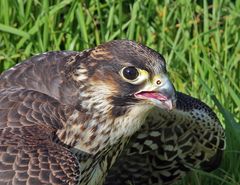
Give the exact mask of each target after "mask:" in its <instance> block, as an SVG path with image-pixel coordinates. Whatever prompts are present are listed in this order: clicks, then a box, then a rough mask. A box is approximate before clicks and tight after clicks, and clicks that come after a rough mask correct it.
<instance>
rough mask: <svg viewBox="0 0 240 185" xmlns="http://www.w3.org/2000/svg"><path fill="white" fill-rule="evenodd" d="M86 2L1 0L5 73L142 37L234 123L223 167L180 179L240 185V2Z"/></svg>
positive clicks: (188, 87) (177, 80) (184, 83)
mask: <svg viewBox="0 0 240 185" xmlns="http://www.w3.org/2000/svg"><path fill="white" fill-rule="evenodd" d="M79 2H80V1H73V0H55V1H48V0H43V1H38V0H35V1H32V0H26V1H14V0H10V1H9V0H1V1H0V8H1V11H0V72H1V71H4V70H6V69H8V68H9V67H11V66H13V65H15V64H16V63H17V62H20V61H22V60H24V59H26V58H28V57H29V56H32V55H34V54H37V53H41V52H44V51H50V50H83V49H84V48H88V47H93V46H95V45H97V44H100V43H102V42H105V41H109V40H113V39H123V38H127V39H132V40H136V41H138V42H141V43H143V44H145V45H147V46H149V47H151V48H153V49H155V50H157V51H159V52H160V53H162V54H163V55H164V57H165V59H166V61H167V63H168V70H169V74H170V77H171V79H172V81H173V82H174V84H175V86H176V88H177V89H178V90H179V91H182V92H186V93H188V94H191V95H192V96H195V97H198V98H200V99H201V100H203V101H204V102H206V103H207V104H209V105H210V106H211V107H213V108H214V110H215V111H216V112H217V114H218V116H219V118H220V119H221V121H222V123H223V124H224V126H225V128H226V136H227V149H226V152H225V156H224V161H223V163H222V165H221V168H220V169H218V170H216V171H215V172H214V173H203V172H194V173H192V174H191V175H189V176H188V177H186V178H185V179H184V180H183V182H181V183H179V184H180V185H190V184H196V185H202V184H207V185H219V184H221V185H223V184H226V185H227V184H228V185H230V184H231V185H237V184H240V125H239V119H240V0H232V1H231V0H219V1H217V0H215V1H213V3H211V2H212V1H207V0H203V1H190V0H179V1H169V0H164V1H161V2H160V1H157V0H145V1H140V0H137V1H134V0H132V1H125V0H115V1H114V0H107V1H106V2H105V1H100V0H89V1H81V2H82V3H79ZM129 2H130V3H129Z"/></svg>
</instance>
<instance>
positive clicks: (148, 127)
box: [105, 92, 225, 185]
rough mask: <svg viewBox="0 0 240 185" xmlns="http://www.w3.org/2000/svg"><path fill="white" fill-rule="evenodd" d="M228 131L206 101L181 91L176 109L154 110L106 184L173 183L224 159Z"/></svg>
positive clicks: (108, 177)
mask: <svg viewBox="0 0 240 185" xmlns="http://www.w3.org/2000/svg"><path fill="white" fill-rule="evenodd" d="M224 149H225V133H224V130H223V128H222V126H221V124H220V123H219V120H218V118H217V117H216V115H215V113H214V112H213V111H212V110H211V109H210V108H209V107H208V106H207V105H206V104H204V103H203V102H201V101H200V100H198V99H195V98H192V97H190V96H188V95H186V94H183V93H180V92H177V103H176V109H174V110H173V111H171V112H166V111H163V110H160V109H155V110H153V111H152V112H151V113H150V114H149V115H148V117H147V119H146V121H145V124H144V125H143V126H142V128H141V129H140V130H139V131H137V133H136V134H134V135H133V136H132V138H131V140H130V142H129V144H128V146H127V147H126V148H125V149H124V151H123V153H122V155H121V156H120V158H119V159H118V160H117V162H116V164H115V165H114V166H113V167H112V169H111V170H110V172H109V175H108V176H107V179H106V183H105V185H124V184H126V185H127V184H134V185H142V184H149V185H159V184H172V183H174V182H176V181H177V180H180V179H181V178H182V177H184V176H185V174H186V173H187V172H189V171H191V170H193V169H201V170H204V171H212V170H214V169H216V168H217V167H218V166H219V165H220V162H221V159H222V155H223V150H224Z"/></svg>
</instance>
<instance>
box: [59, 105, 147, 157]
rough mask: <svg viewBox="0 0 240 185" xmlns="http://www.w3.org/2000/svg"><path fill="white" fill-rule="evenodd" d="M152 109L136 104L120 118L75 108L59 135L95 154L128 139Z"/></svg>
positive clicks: (69, 143) (71, 143)
mask: <svg viewBox="0 0 240 185" xmlns="http://www.w3.org/2000/svg"><path fill="white" fill-rule="evenodd" d="M149 110H150V109H149V106H146V107H144V106H136V107H134V108H131V109H129V111H127V112H126V113H125V114H124V115H122V116H118V117H111V116H109V115H103V114H98V113H97V112H95V113H92V114H90V113H88V112H85V113H83V112H80V111H77V110H75V111H74V112H73V113H72V115H71V116H70V117H69V119H68V121H67V123H66V125H65V126H64V128H63V129H62V130H59V131H58V132H57V135H58V137H59V138H60V140H61V141H63V142H64V143H65V144H67V145H70V146H72V147H74V148H76V149H79V150H82V151H84V152H87V153H90V154H96V153H97V152H99V151H102V150H103V149H104V148H106V147H111V146H112V145H114V144H115V143H116V142H119V140H121V142H124V141H126V142H127V140H128V138H129V137H130V136H131V135H133V134H134V133H135V132H136V131H137V130H138V129H139V128H140V127H141V125H142V124H143V123H144V121H145V118H146V116H147V114H148V111H149Z"/></svg>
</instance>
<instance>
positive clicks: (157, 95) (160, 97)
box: [134, 77, 176, 110]
mask: <svg viewBox="0 0 240 185" xmlns="http://www.w3.org/2000/svg"><path fill="white" fill-rule="evenodd" d="M134 95H135V97H136V98H137V99H141V100H145V101H147V103H149V104H152V105H154V106H157V107H159V108H162V109H167V110H172V109H174V108H175V107H176V95H175V89H174V87H173V85H172V83H171V82H170V81H169V79H168V78H167V77H166V78H165V79H164V81H163V83H161V84H160V85H158V84H157V83H156V84H151V85H149V84H148V85H147V86H146V87H144V88H143V89H142V90H141V91H139V92H137V93H135V94H134Z"/></svg>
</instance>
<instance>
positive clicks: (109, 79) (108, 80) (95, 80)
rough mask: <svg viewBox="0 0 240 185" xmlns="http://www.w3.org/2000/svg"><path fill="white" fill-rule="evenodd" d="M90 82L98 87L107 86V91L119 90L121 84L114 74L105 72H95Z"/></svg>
mask: <svg viewBox="0 0 240 185" xmlns="http://www.w3.org/2000/svg"><path fill="white" fill-rule="evenodd" d="M90 83H91V84H92V85H93V86H95V87H96V88H98V87H99V88H100V87H101V88H105V90H106V91H110V92H118V91H119V86H118V85H117V84H118V83H117V81H116V80H115V79H114V77H113V76H111V75H109V74H107V73H105V74H102V73H95V74H94V76H93V77H92V78H91V79H90Z"/></svg>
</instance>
